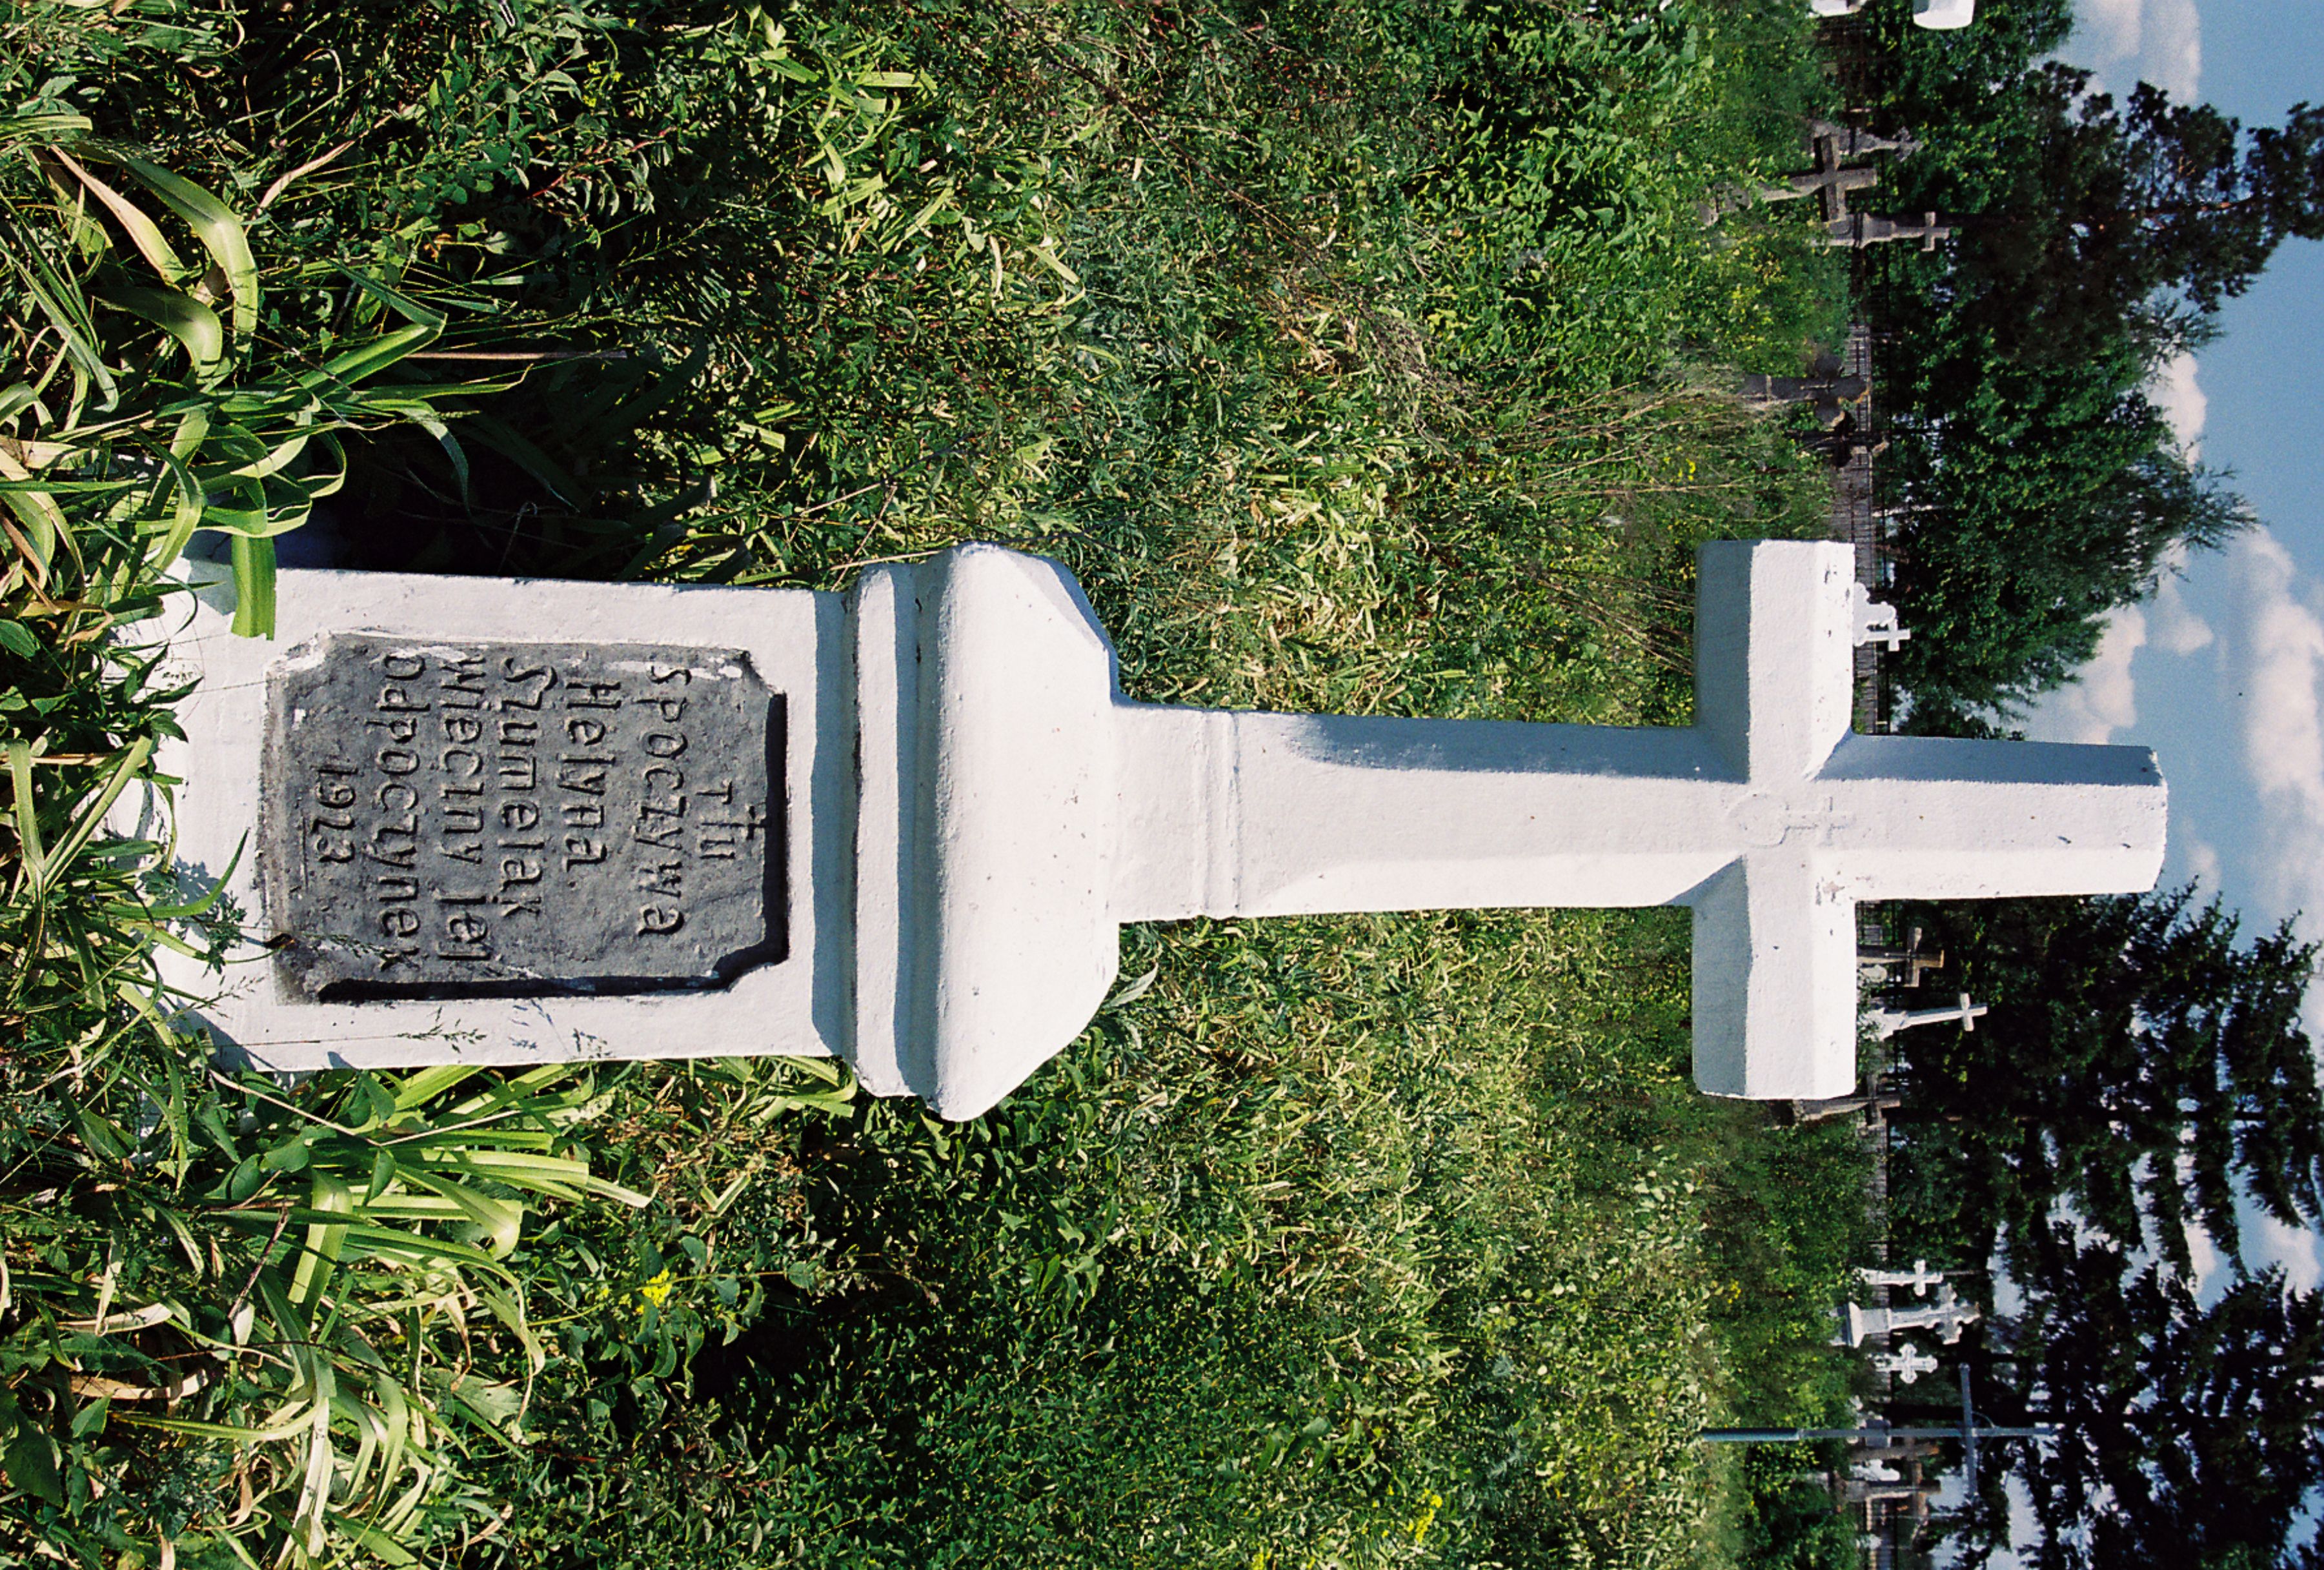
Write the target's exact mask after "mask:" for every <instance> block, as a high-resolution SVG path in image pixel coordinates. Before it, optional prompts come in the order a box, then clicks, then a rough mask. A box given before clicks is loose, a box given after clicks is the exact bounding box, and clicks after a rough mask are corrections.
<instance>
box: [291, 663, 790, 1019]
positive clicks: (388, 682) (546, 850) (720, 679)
mask: <svg viewBox="0 0 2324 1570" xmlns="http://www.w3.org/2000/svg"><path fill="white" fill-rule="evenodd" d="M319 649H320V654H319V658H315V657H313V646H310V648H309V650H308V651H301V653H300V654H299V655H294V657H293V658H292V660H291V662H290V664H289V666H288V667H287V668H285V669H282V670H277V671H276V672H275V673H274V674H273V675H272V677H271V678H270V679H269V683H268V688H269V690H268V700H269V706H270V716H269V724H268V730H267V737H266V749H265V757H264V760H263V763H262V765H261V766H262V768H263V771H264V779H263V790H262V800H263V804H264V805H263V809H262V817H261V822H260V826H259V831H260V839H261V854H263V856H264V858H265V863H264V867H263V874H264V885H265V893H266V902H267V917H268V920H269V921H270V922H271V923H272V928H273V930H274V935H275V941H276V943H277V944H278V945H279V947H277V950H276V953H275V956H274V964H275V967H276V974H277V976H278V977H279V979H280V980H281V984H282V985H283V986H284V988H285V990H286V991H288V992H289V993H291V994H293V995H296V996H300V997H306V998H309V999H318V998H349V999H360V998H383V997H404V998H409V997H465V996H476V995H503V996H511V995H514V996H522V995H528V994H539V993H559V992H594V993H623V992H650V991H655V990H659V989H664V988H673V987H699V986H715V985H717V984H721V983H723V982H724V981H727V980H730V979H732V977H733V975H734V974H737V973H738V972H739V971H741V970H742V969H744V968H747V967H748V966H750V965H758V964H763V963H767V962H769V961H772V960H777V959H779V958H780V957H781V956H782V944H783V934H782V911H783V898H782V897H783V891H782V888H781V885H780V869H781V867H782V864H783V858H782V854H781V845H780V838H781V822H780V818H781V814H780V812H779V809H778V807H777V805H776V800H777V799H776V797H775V795H774V793H773V791H772V790H770V781H776V780H781V778H782V762H781V749H782V740H783V735H782V719H783V712H782V699H781V697H779V695H775V694H770V692H769V691H768V690H767V688H766V687H765V686H764V684H762V683H761V681H760V679H759V678H758V676H757V675H756V674H755V673H754V672H753V671H752V669H751V666H750V663H749V660H748V657H747V656H745V655H744V654H742V652H741V651H736V650H731V649H689V648H683V647H678V646H672V645H665V644H658V643H533V642H524V643H517V642H464V643H436V642H427V641H425V640H422V639H417V638H396V637H389V636H384V635H382V634H377V633H335V634H332V635H331V636H329V637H327V638H326V639H324V640H323V641H322V642H321V643H320V645H319Z"/></svg>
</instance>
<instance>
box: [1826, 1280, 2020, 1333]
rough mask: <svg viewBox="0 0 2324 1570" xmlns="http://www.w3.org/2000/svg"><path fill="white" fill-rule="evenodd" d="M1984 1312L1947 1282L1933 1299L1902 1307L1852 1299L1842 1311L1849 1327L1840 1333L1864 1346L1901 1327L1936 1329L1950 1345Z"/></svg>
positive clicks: (1981, 1316)
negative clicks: (1875, 1338) (1960, 1296)
mask: <svg viewBox="0 0 2324 1570" xmlns="http://www.w3.org/2000/svg"><path fill="white" fill-rule="evenodd" d="M1843 1317H1844V1318H1845V1320H1846V1321H1847V1328H1846V1329H1845V1330H1844V1331H1843V1332H1842V1333H1841V1334H1842V1336H1843V1338H1844V1339H1845V1340H1846V1342H1847V1344H1849V1345H1850V1346H1861V1345H1863V1344H1865V1342H1867V1341H1868V1340H1870V1339H1871V1338H1873V1337H1875V1336H1888V1335H1895V1333H1896V1332H1898V1331H1900V1330H1933V1331H1935V1332H1936V1333H1937V1336H1938V1339H1940V1340H1941V1341H1942V1342H1944V1343H1945V1344H1946V1345H1948V1346H1950V1345H1951V1344H1953V1343H1955V1342H1957V1341H1959V1340H1960V1338H1961V1332H1962V1331H1963V1330H1964V1329H1966V1328H1967V1327H1968V1326H1969V1325H1974V1324H1976V1323H1977V1322H1978V1320H1979V1319H1981V1318H1983V1317H1984V1311H1983V1310H1981V1309H1979V1308H1978V1307H1976V1306H1975V1305H1974V1304H1969V1303H1964V1302H1962V1301H1961V1300H1960V1298H1958V1297H1956V1296H1955V1295H1954V1293H1953V1289H1952V1287H1951V1285H1950V1283H1948V1284H1946V1285H1944V1286H1941V1287H1939V1288H1937V1300H1936V1301H1935V1302H1934V1303H1929V1304H1923V1305H1918V1306H1912V1307H1903V1308H1880V1307H1872V1308H1867V1307H1863V1306H1862V1305H1861V1304H1857V1303H1850V1304H1849V1306H1848V1307H1847V1309H1846V1311H1845V1313H1844V1315H1843Z"/></svg>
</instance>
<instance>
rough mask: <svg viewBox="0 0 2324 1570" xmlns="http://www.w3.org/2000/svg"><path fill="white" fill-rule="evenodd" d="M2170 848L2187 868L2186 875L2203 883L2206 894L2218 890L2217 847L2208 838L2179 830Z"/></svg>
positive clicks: (2214, 892)
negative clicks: (2177, 854)
mask: <svg viewBox="0 0 2324 1570" xmlns="http://www.w3.org/2000/svg"><path fill="white" fill-rule="evenodd" d="M2172 848H2173V849H2175V850H2176V851H2177V852H2178V853H2179V855H2180V857H2181V861H2182V862H2183V864H2184V865H2185V866H2186V869H2187V873H2186V875H2187V876H2188V877H2190V878H2192V879H2194V880H2195V881H2196V882H2199V883H2200V884H2202V885H2203V891H2204V892H2205V894H2206V895H2209V894H2216V893H2218V891H2219V847H2218V845H2213V844H2212V843H2211V842H2210V841H2209V840H2207V839H2198V838H2197V837H2196V836H2194V835H2192V834H2190V833H2187V832H2185V831H2183V830H2182V831H2181V832H2180V834H2179V836H2178V837H2177V839H2176V841H2175V842H2174V844H2173V845H2172Z"/></svg>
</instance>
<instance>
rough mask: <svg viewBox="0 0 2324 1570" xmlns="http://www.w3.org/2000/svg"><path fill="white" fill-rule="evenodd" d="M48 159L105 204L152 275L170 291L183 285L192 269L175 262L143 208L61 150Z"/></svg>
mask: <svg viewBox="0 0 2324 1570" xmlns="http://www.w3.org/2000/svg"><path fill="white" fill-rule="evenodd" d="M49 156H50V157H51V158H53V159H55V160H56V161H57V162H59V163H61V164H63V165H64V166H65V167H66V168H67V169H69V170H70V171H72V172H73V176H74V178H75V179H77V180H79V181H80V182H81V184H83V185H85V186H87V187H88V189H89V194H91V195H92V196H94V197H96V198H97V200H98V201H100V202H102V203H104V204H105V208H106V211H107V212H109V213H111V214H112V215H113V216H114V217H115V219H116V220H118V221H119V223H120V225H121V226H122V228H123V229H124V230H126V231H127V232H128V235H129V243H130V244H131V245H134V246H136V247H137V254H139V255H141V256H143V257H144V258H145V260H146V261H148V262H150V263H152V265H153V271H154V272H158V273H160V274H161V282H164V283H167V284H169V285H170V286H171V287H172V288H173V289H174V288H175V287H176V286H178V285H179V284H180V283H183V282H185V281H186V279H187V276H188V275H189V272H191V271H192V269H190V268H189V267H188V266H187V265H186V264H185V263H183V262H181V261H180V260H179V259H178V253H177V250H176V248H175V247H173V246H172V245H171V244H170V242H169V241H168V240H167V239H166V238H164V237H163V236H162V234H161V228H160V226H158V225H156V224H155V223H154V222H153V220H152V218H150V217H146V216H145V212H144V209H143V208H140V207H139V206H138V205H137V204H136V203H134V202H133V201H131V200H130V199H128V198H127V197H124V196H123V195H122V194H121V193H120V192H119V191H117V190H115V189H113V188H112V187H111V186H109V185H107V184H106V183H105V181H103V180H99V179H97V176H95V175H93V174H91V173H90V172H89V171H88V170H87V169H84V168H83V167H81V165H80V164H79V163H78V162H75V161H74V159H73V157H72V155H71V154H70V153H69V152H65V151H64V150H63V149H62V148H59V147H51V148H50V149H49Z"/></svg>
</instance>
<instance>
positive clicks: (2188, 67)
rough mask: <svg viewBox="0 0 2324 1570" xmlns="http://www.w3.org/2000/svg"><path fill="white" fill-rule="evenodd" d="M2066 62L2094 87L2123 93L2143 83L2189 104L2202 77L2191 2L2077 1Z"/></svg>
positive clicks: (2199, 28) (2197, 21)
mask: <svg viewBox="0 0 2324 1570" xmlns="http://www.w3.org/2000/svg"><path fill="white" fill-rule="evenodd" d="M2074 19H2075V38H2074V42H2073V46H2072V48H2071V50H2070V53H2071V56H2072V57H2073V58H2075V59H2077V60H2082V61H2084V62H2086V63H2088V64H2089V65H2090V66H2091V67H2092V68H2093V69H2095V70H2096V71H2097V72H2098V85H2099V86H2101V87H2103V88H2107V90H2109V91H2114V92H2121V91H2126V90H2127V89H2128V88H2130V87H2131V85H2132V84H2133V83H2134V82H2137V81H2149V82H2153V84H2154V85H2155V86H2156V87H2158V88H2162V89H2163V91H2164V92H2167V93H2169V94H2170V95H2171V96H2172V97H2174V98H2178V99H2181V100H2182V101H2183V100H2187V99H2191V98H2192V97H2194V96H2195V90H2196V88H2197V86H2198V84H2199V82H2200V81H2201V80H2202V76H2203V16H2202V13H2201V11H2200V10H2199V9H2198V8H2197V6H2196V5H2195V0H2080V5H2077V6H2076V7H2075V12H2074Z"/></svg>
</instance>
